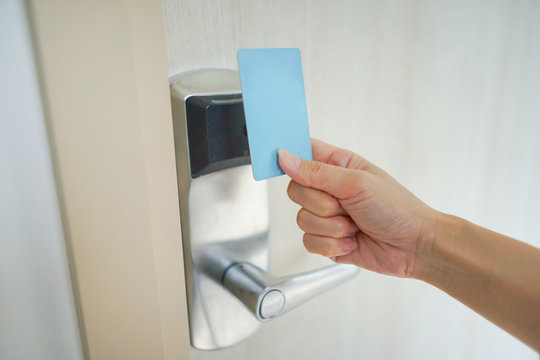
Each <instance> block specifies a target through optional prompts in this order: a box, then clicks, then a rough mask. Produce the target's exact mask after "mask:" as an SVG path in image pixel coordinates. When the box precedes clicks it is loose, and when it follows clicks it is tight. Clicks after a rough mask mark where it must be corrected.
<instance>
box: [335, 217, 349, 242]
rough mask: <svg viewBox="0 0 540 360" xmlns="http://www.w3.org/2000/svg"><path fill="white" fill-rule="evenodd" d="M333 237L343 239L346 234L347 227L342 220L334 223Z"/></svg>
mask: <svg viewBox="0 0 540 360" xmlns="http://www.w3.org/2000/svg"><path fill="white" fill-rule="evenodd" d="M334 226H335V229H334V231H335V235H336V237H338V238H341V237H344V236H346V235H347V233H348V231H347V230H348V226H347V224H345V222H344V221H343V220H342V219H336V221H335V225H334Z"/></svg>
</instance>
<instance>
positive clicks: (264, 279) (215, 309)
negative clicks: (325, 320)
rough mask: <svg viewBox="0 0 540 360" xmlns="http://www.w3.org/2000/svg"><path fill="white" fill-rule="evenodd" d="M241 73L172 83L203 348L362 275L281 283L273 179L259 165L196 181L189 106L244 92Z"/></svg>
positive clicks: (192, 312)
mask: <svg viewBox="0 0 540 360" xmlns="http://www.w3.org/2000/svg"><path fill="white" fill-rule="evenodd" d="M240 93H241V90H240V81H239V77H238V73H237V72H236V71H231V70H203V71H198V72H191V73H187V74H183V75H180V76H178V77H176V78H174V79H172V84H171V98H172V99H171V100H172V110H173V125H174V126H173V128H174V142H175V152H176V168H177V177H178V194H179V201H180V217H181V219H180V220H181V226H182V244H183V251H184V266H185V274H186V284H187V300H188V312H189V329H190V340H191V344H192V346H193V347H195V348H197V349H201V350H217V349H222V348H225V347H229V346H232V345H234V344H236V343H238V342H240V341H242V340H244V339H246V338H248V337H249V336H250V335H251V334H253V333H254V332H255V331H256V330H257V328H258V327H259V326H260V322H261V321H268V320H270V319H273V318H275V317H277V316H279V315H282V314H284V313H286V312H288V311H290V310H291V309H293V308H295V307H296V306H298V305H300V304H302V303H304V302H306V301H307V300H309V299H311V298H313V297H314V296H316V295H317V294H319V293H321V292H324V291H326V290H328V289H329V288H331V287H334V286H336V285H338V284H340V283H342V282H344V281H346V280H348V279H350V278H351V277H352V276H354V274H356V272H357V271H358V270H357V269H356V268H351V267H348V266H346V265H334V266H331V267H329V268H325V269H321V270H316V271H313V272H309V273H305V274H300V275H297V276H289V277H283V278H278V279H275V278H273V277H272V276H271V275H269V274H268V273H267V271H268V256H269V245H268V233H269V209H268V191H267V186H266V182H257V181H255V180H254V179H253V174H252V170H251V165H243V166H237V167H233V168H229V169H226V170H222V171H218V172H214V173H210V174H207V175H203V176H200V177H198V178H195V179H192V178H191V169H190V160H189V159H190V158H189V146H188V135H187V121H186V106H185V101H186V100H187V98H189V97H190V96H204V95H233V94H240Z"/></svg>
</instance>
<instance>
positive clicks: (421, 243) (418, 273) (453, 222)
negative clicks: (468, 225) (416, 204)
mask: <svg viewBox="0 0 540 360" xmlns="http://www.w3.org/2000/svg"><path fill="white" fill-rule="evenodd" d="M424 222H425V224H424V230H423V232H422V234H421V235H420V237H419V239H418V242H417V246H416V251H415V261H414V264H415V265H414V268H413V272H412V273H411V277H412V278H415V279H418V280H422V281H426V282H430V281H429V279H430V277H431V276H433V274H434V273H437V272H439V269H438V268H439V266H440V260H441V259H439V257H440V255H441V253H442V252H446V251H447V250H448V247H449V246H452V245H451V244H452V243H454V241H452V239H455V237H456V234H457V233H458V232H459V231H460V230H459V229H460V228H461V227H462V224H461V223H462V219H460V218H458V217H455V216H452V215H448V214H445V213H442V212H439V211H436V210H432V211H431V213H430V215H429V216H427V217H426V220H425V221H424Z"/></svg>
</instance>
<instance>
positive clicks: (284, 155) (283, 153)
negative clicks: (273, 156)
mask: <svg viewBox="0 0 540 360" xmlns="http://www.w3.org/2000/svg"><path fill="white" fill-rule="evenodd" d="M278 155H279V158H280V159H281V161H283V162H284V163H286V164H287V165H289V167H291V168H293V169H297V168H298V167H299V166H300V162H301V161H302V159H301V158H299V157H298V156H296V155H294V154H291V153H290V152H288V151H287V150H285V149H278Z"/></svg>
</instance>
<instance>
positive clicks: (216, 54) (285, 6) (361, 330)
mask: <svg viewBox="0 0 540 360" xmlns="http://www.w3.org/2000/svg"><path fill="white" fill-rule="evenodd" d="M163 3H164V16H165V26H166V35H167V48H168V60H169V74H170V75H173V74H176V73H178V72H182V71H187V70H192V69H197V68H203V67H226V68H233V69H234V68H236V50H237V49H238V48H240V47H299V48H300V49H301V51H302V56H303V65H304V75H305V76H304V77H305V82H306V91H307V98H308V112H309V117H310V126H311V131H312V135H313V136H314V137H318V138H321V139H323V140H326V141H328V142H331V143H334V144H337V145H341V146H343V147H346V148H350V149H353V150H355V151H357V152H358V153H360V154H362V155H364V156H366V157H367V158H368V159H370V160H371V161H373V162H375V163H376V164H378V165H380V166H382V167H383V168H385V169H386V170H388V171H389V172H390V173H391V174H393V175H394V176H395V177H396V178H397V179H398V180H399V181H401V182H402V183H404V184H405V185H406V186H407V187H408V188H409V189H411V190H412V191H413V192H415V193H416V194H417V195H419V196H420V197H421V198H422V199H423V200H425V201H426V202H427V203H428V204H430V205H431V206H433V207H435V208H437V209H439V210H443V211H447V212H451V213H454V214H456V215H460V216H463V217H466V218H468V219H469V220H471V221H474V222H477V223H479V224H481V225H484V226H487V227H490V228H492V229H494V230H497V231H500V232H503V233H506V234H508V235H511V236H515V237H517V238H519V239H521V240H524V241H527V242H529V243H531V244H535V245H536V246H540V222H539V221H538V217H539V216H540V190H539V187H538V184H540V66H539V64H540V46H539V44H540V2H538V1H534V0H512V1H511V0H498V1H492V0H475V1H469V0H467V1H465V0H458V1H456V0H445V1H409V0H407V1H402V0H384V1H383V0H377V1H367V0H337V1H308V0H306V1H299V0H296V1H291V0H275V1H267V2H265V1H232V0H230V1H223V0H211V1H188V0H164V1H163ZM286 184H287V179H286V178H285V177H281V178H278V179H274V180H271V181H270V186H271V201H272V202H271V214H272V218H271V222H272V247H273V248H272V263H271V265H272V268H273V271H274V272H275V273H278V274H284V273H290V272H294V271H298V270H302V269H307V268H313V267H316V266H319V265H321V264H326V262H325V261H324V259H321V258H319V257H317V256H314V255H309V254H307V253H306V252H305V250H304V249H303V247H302V244H301V235H302V234H301V232H300V231H299V230H298V228H297V227H296V224H295V214H296V211H297V207H296V206H295V205H293V204H291V202H290V201H289V200H288V199H287V197H286V194H285V188H286ZM192 354H193V358H195V359H213V360H214V359H232V358H239V359H255V358H257V359H276V358H277V359H292V358H298V359H314V360H317V359H328V358H333V359H537V355H536V354H535V353H534V352H533V351H532V350H530V349H529V348H527V347H526V346H525V345H523V344H521V343H520V342H519V341H517V340H515V339H514V338H512V337H511V336H509V335H508V334H506V333H505V332H504V331H502V330H500V329H498V328H497V327H496V326H494V325H492V324H490V323H489V322H487V321H486V320H484V319H482V318H481V317H479V316H478V315H476V314H475V313H473V312H472V311H470V310H469V309H467V308H466V307H464V306H463V305H461V304H460V303H458V302H457V301H455V300H453V299H451V298H450V297H448V296H447V295H446V294H444V293H442V292H441V291H439V290H437V289H435V288H432V287H430V286H428V285H426V284H422V283H420V282H417V281H412V280H400V279H394V278H389V277H384V276H380V275H377V274H373V273H369V272H367V271H364V272H362V274H361V275H360V276H359V277H358V278H357V279H356V280H354V281H353V282H351V283H349V284H347V285H346V286H344V287H342V288H340V289H338V290H336V291H333V292H332V293H330V294H327V295H325V296H324V297H321V298H320V299H317V300H314V301H313V302H312V303H309V304H307V305H306V306H304V307H303V308H301V309H298V310H296V311H295V312H293V313H291V314H289V315H287V316H285V317H283V318H280V319H278V320H276V321H274V322H271V323H269V324H266V325H264V327H263V329H261V331H260V332H259V333H258V334H256V335H255V336H254V337H253V338H252V339H251V340H250V341H248V342H246V343H243V344H241V345H239V346H237V347H234V348H232V349H229V350H226V351H221V352H214V353H203V352H199V351H193V353H192Z"/></svg>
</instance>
